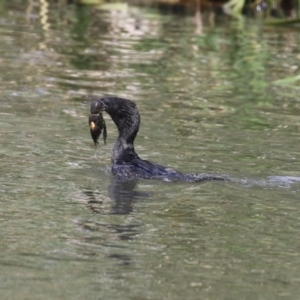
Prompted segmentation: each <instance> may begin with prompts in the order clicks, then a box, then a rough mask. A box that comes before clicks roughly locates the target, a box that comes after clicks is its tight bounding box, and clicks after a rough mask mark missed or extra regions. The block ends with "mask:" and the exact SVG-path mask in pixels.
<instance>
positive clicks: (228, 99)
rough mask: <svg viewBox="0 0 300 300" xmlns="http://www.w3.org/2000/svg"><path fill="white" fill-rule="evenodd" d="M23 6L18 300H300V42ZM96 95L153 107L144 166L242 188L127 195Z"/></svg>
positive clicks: (11, 28) (1, 51)
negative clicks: (93, 105)
mask: <svg viewBox="0 0 300 300" xmlns="http://www.w3.org/2000/svg"><path fill="white" fill-rule="evenodd" d="M9 3H10V4H9V5H8V4H2V6H1V11H0V37H1V44H0V70H1V73H0V74H1V75H0V78H1V80H0V87H1V89H0V106H1V109H0V126H1V131H0V143H1V145H2V147H1V150H0V156H1V160H0V183H1V185H0V195H1V197H0V201H1V202H0V209H1V211H0V227H1V230H0V233H1V234H0V270H1V271H0V296H1V297H0V298H1V300H2V299H9V300H11V299H18V300H21V299H24V300H25V299H31V300H34V299H136V300H137V299H139V300H140V299H147V300H148V299H153V300H156V299H171V300H177V299H178V300H181V299H228V300H231V299H253V300H254V299H255V300H257V299H298V298H299V294H300V275H299V274H300V241H299V238H298V237H299V233H300V201H299V196H297V195H298V191H299V189H300V154H299V143H300V121H299V120H300V118H299V116H300V103H299V85H298V84H297V82H295V83H293V82H292V83H286V82H285V84H283V85H279V84H276V81H277V80H280V79H284V78H287V77H289V76H293V75H295V74H294V71H295V69H296V68H297V67H298V65H299V59H300V56H299V53H300V33H299V32H297V31H296V30H293V29H289V28H285V29H279V28H275V29H274V28H268V27H261V26H259V25H256V23H255V22H252V21H248V22H246V23H242V22H240V23H238V22H234V21H232V22H227V23H216V24H215V25H214V26H212V25H209V24H206V22H204V24H203V28H202V32H201V30H200V29H199V28H198V29H197V28H196V25H195V23H194V18H193V17H188V16H187V17H176V16H173V15H167V16H164V15H161V14H159V12H158V11H155V10H149V9H139V8H133V7H128V9H126V10H122V11H101V10H97V9H95V8H91V7H90V8H89V7H76V6H71V5H70V6H68V7H65V6H62V5H61V6H51V7H50V8H49V10H48V11H47V9H46V10H45V9H44V8H43V7H40V6H38V5H37V6H32V7H31V6H27V5H28V4H27V3H24V4H22V3H23V1H16V0H15V1H10V2H9ZM29 3H30V2H29ZM40 3H43V1H41V2H40ZM45 11H46V12H47V13H45ZM41 14H42V15H43V17H42V18H40V15H41ZM204 19H205V18H204ZM277 83H278V82H277ZM85 94H96V95H103V94H114V95H118V96H122V97H126V98H130V99H133V100H134V101H135V102H136V103H137V105H138V108H139V110H140V113H141V115H142V125H141V128H140V132H139V136H138V138H137V141H136V150H137V152H138V153H139V155H140V156H141V157H142V158H145V159H149V160H152V161H155V162H157V163H161V164H164V165H169V166H172V167H174V168H176V169H179V170H181V171H184V172H191V171H193V172H208V173H213V174H225V175H226V176H228V177H230V178H232V182H208V183H203V184H191V183H167V182H163V181H155V180H141V181H138V182H133V183H132V182H130V183H118V182H115V181H114V180H113V178H112V177H111V175H110V155H111V149H112V145H113V142H114V140H115V138H116V135H117V131H116V128H115V126H114V124H113V123H112V121H111V120H110V119H109V118H108V116H105V118H106V120H107V126H108V140H107V145H105V146H104V145H103V143H102V141H101V142H100V146H99V148H98V150H97V157H96V158H95V157H94V154H95V152H94V148H93V144H92V140H91V138H90V135H89V130H88V124H87V122H88V121H87V117H88V112H89V107H88V106H86V105H83V104H82V103H81V101H82V99H81V96H82V95H85ZM271 176H273V177H271ZM298 176H299V177H298Z"/></svg>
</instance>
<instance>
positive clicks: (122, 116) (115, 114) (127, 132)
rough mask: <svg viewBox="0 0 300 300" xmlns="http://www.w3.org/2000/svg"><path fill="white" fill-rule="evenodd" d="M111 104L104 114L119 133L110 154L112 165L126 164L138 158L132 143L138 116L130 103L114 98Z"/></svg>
mask: <svg viewBox="0 0 300 300" xmlns="http://www.w3.org/2000/svg"><path fill="white" fill-rule="evenodd" d="M112 102H113V103H111V105H109V106H108V108H107V110H106V112H107V113H108V114H109V115H110V116H111V118H112V120H113V121H114V123H115V124H116V126H117V128H118V131H119V136H118V138H117V140H116V142H115V145H114V149H113V153H112V163H113V165H114V164H122V163H127V162H130V161H131V160H132V159H134V158H137V157H138V156H137V154H136V153H135V151H134V145H133V143H134V140H135V137H136V135H137V133H138V131H139V126H140V114H139V112H138V110H137V108H136V105H135V104H134V103H133V102H132V101H129V100H126V99H120V98H115V99H114V100H113V101H112Z"/></svg>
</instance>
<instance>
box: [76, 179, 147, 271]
mask: <svg viewBox="0 0 300 300" xmlns="http://www.w3.org/2000/svg"><path fill="white" fill-rule="evenodd" d="M137 183H138V180H133V181H120V180H118V179H116V178H115V177H112V179H111V183H110V185H109V187H108V195H109V198H110V199H111V200H112V201H111V205H110V206H109V208H107V201H103V200H102V199H101V198H102V197H103V195H102V194H100V193H99V192H98V191H97V190H92V189H89V190H85V191H84V194H85V195H86V196H87V202H86V206H87V208H88V209H89V210H91V211H92V213H93V214H99V215H108V214H112V215H129V214H130V213H131V212H132V211H133V206H134V204H135V203H136V202H137V201H140V200H143V199H144V198H147V197H149V196H150V193H146V192H141V191H136V190H135V189H136V186H137ZM106 220H107V219H106ZM114 220H116V219H114ZM78 224H79V226H80V227H81V228H82V229H83V230H84V231H88V232H90V233H91V234H89V235H85V236H84V237H83V238H82V239H81V243H83V244H84V245H85V246H84V248H85V249H84V252H85V254H88V255H89V256H90V255H97V252H95V251H94V250H92V252H90V251H88V253H87V252H86V250H87V249H86V245H97V246H102V247H109V248H111V251H110V254H109V255H108V257H109V258H113V259H116V260H118V262H119V263H120V264H121V265H129V264H130V263H131V256H130V255H128V254H127V253H124V252H123V251H124V250H125V251H126V249H124V248H125V247H124V244H123V243H120V242H121V241H128V240H132V239H134V238H135V237H136V236H137V235H138V234H139V233H140V231H139V228H140V227H141V226H142V224H140V223H138V222H134V223H132V222H130V224H127V223H126V224H124V223H123V224H115V223H113V222H109V223H108V222H104V221H103V219H100V218H97V219H95V218H93V219H92V220H91V219H89V220H81V221H80V222H79V223H78ZM126 252H127V251H126Z"/></svg>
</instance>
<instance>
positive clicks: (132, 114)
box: [91, 97, 140, 141]
mask: <svg viewBox="0 0 300 300" xmlns="http://www.w3.org/2000/svg"><path fill="white" fill-rule="evenodd" d="M91 100H92V101H93V102H92V104H91V114H99V113H101V112H102V111H105V112H107V113H108V114H109V115H110V116H111V118H112V120H113V121H114V123H115V124H116V126H117V127H118V130H119V133H120V135H121V136H122V137H123V138H125V139H126V140H127V139H129V140H132V141H133V140H134V138H135V136H136V134H137V132H138V130H139V125H140V115H139V112H138V110H137V108H136V105H135V103H134V102H132V101H131V100H127V99H122V98H118V97H103V98H91Z"/></svg>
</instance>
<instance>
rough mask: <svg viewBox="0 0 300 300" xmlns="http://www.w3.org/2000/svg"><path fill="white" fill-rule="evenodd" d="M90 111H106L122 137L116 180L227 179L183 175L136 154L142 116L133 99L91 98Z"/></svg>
mask: <svg viewBox="0 0 300 300" xmlns="http://www.w3.org/2000/svg"><path fill="white" fill-rule="evenodd" d="M91 108H97V109H96V110H97V112H98V113H99V112H100V111H106V112H107V113H108V114H109V115H110V117H111V118H112V120H113V121H114V123H115V124H116V126H117V128H118V131H119V136H118V138H117V140H116V142H115V145H114V148H113V153H112V158H111V161H112V173H113V175H114V176H115V177H117V178H119V179H121V180H129V179H138V178H145V179H150V178H162V179H165V180H171V181H173V180H180V181H190V182H199V181H204V180H226V179H225V178H224V177H220V176H212V175H206V174H182V173H180V172H178V171H176V170H174V169H172V168H169V167H165V166H162V165H159V164H156V163H152V162H150V161H147V160H143V159H141V158H140V157H139V156H138V155H137V154H136V152H135V151H134V140H135V138H136V135H137V133H138V131H139V126H140V114H139V112H138V110H137V107H136V105H135V103H134V102H132V101H131V100H127V99H122V98H118V97H103V98H92V104H91ZM92 137H93V136H92ZM94 142H95V140H94Z"/></svg>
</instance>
